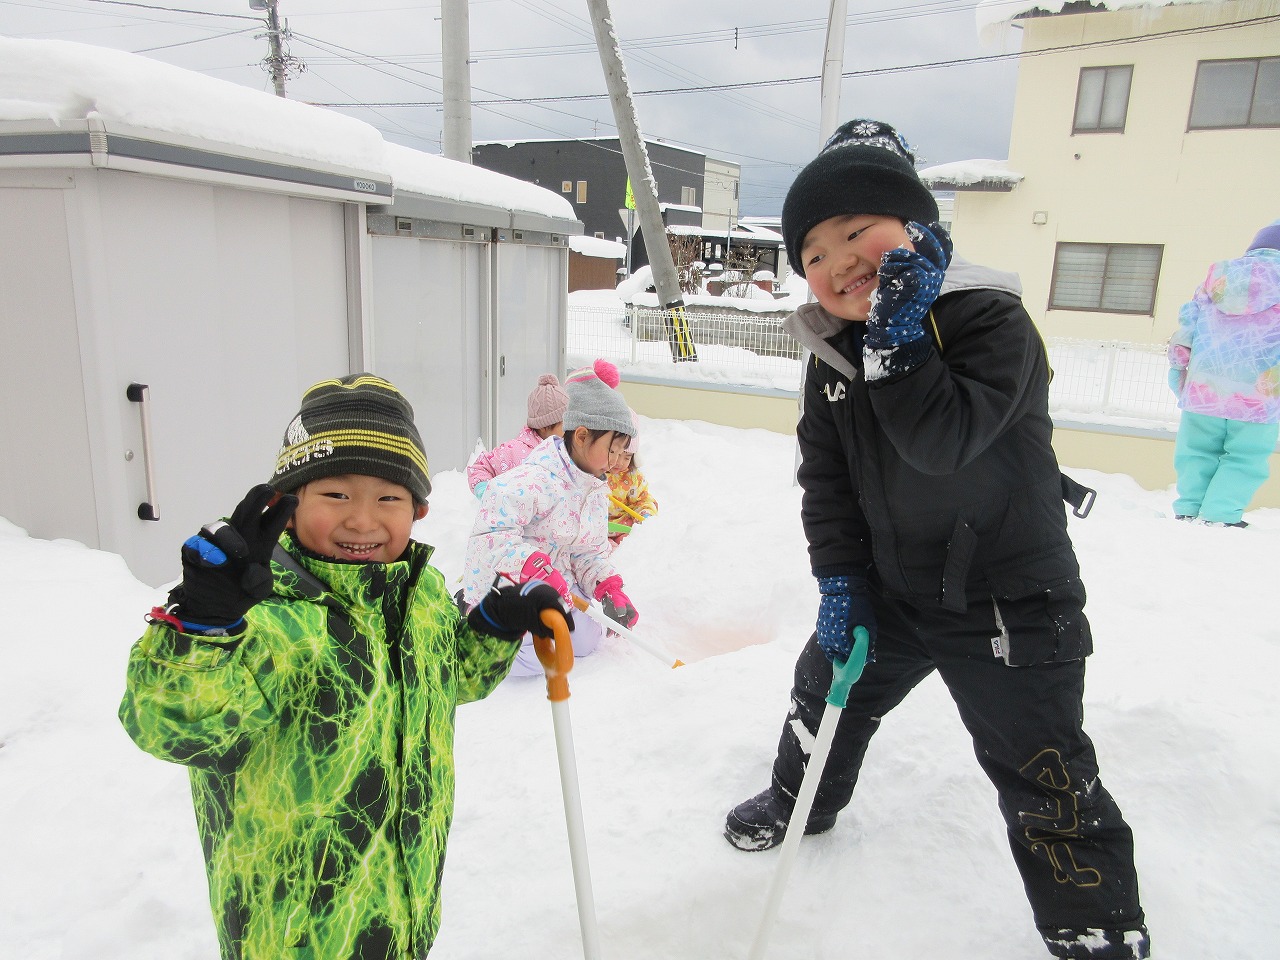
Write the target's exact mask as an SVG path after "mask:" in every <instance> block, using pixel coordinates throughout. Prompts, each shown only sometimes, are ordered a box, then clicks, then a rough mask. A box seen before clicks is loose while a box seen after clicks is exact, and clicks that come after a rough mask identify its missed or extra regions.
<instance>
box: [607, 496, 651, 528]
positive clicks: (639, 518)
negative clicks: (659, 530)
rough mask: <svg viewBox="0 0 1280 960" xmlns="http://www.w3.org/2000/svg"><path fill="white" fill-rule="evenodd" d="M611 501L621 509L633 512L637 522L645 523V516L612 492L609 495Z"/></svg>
mask: <svg viewBox="0 0 1280 960" xmlns="http://www.w3.org/2000/svg"><path fill="white" fill-rule="evenodd" d="M609 502H610V503H612V504H613V505H614V506H615V507H617V508H618V509H619V510H621V511H622V512H623V513H629V514H631V516H633V517H635V520H636V523H644V517H642V516H640V514H638V513H636V512H635V511H634V510H632V509H631V508H630V507H628V506H627V505H626V504H625V503H623V502H622V501H621V500H619V499H618V498H617V497H615V496H613V495H612V494H610V495H609Z"/></svg>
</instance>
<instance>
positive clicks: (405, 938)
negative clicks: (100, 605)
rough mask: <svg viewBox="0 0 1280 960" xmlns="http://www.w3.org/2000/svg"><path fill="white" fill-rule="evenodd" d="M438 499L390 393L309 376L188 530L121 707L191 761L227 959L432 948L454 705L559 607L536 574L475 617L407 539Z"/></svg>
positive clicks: (407, 952)
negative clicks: (246, 464)
mask: <svg viewBox="0 0 1280 960" xmlns="http://www.w3.org/2000/svg"><path fill="white" fill-rule="evenodd" d="M430 491H431V484H430V481H429V480H428V477H427V459H426V455H425V453H424V452H423V445H422V439H421V437H420V436H419V433H418V430H417V428H416V427H415V425H414V422H413V409H412V407H411V406H410V405H409V403H408V401H407V400H405V398H404V397H403V396H402V395H401V394H400V392H399V391H398V390H397V389H396V388H395V387H394V386H393V385H392V384H390V383H388V382H387V381H385V380H382V379H380V378H378V377H375V376H372V375H370V374H356V375H353V376H348V377H343V378H341V379H335V380H326V381H322V382H320V383H318V384H316V385H315V386H313V387H311V389H309V390H308V391H307V392H306V394H305V395H304V396H303V399H302V408H301V410H300V411H299V413H298V415H297V416H296V417H295V418H294V419H293V421H292V422H291V423H290V424H289V427H288V430H287V432H286V433H285V438H284V443H283V446H282V447H281V449H280V454H279V457H278V459H277V462H276V468H275V473H274V476H273V477H272V481H271V485H266V484H263V485H260V486H257V487H255V488H254V489H253V490H251V491H250V492H249V494H248V496H246V497H245V499H244V501H243V502H241V504H240V505H239V506H238V507H237V508H236V510H235V512H234V513H233V514H232V516H231V518H230V520H228V521H225V522H222V521H220V522H217V523H213V524H209V525H207V526H205V527H204V528H203V529H202V530H201V532H200V533H199V534H198V535H196V536H194V537H191V538H190V539H189V540H187V542H186V543H185V544H184V545H183V547H182V570H183V578H182V582H181V583H180V584H179V585H178V586H177V587H176V588H174V590H173V591H172V593H170V595H169V602H168V604H167V605H166V606H165V607H157V608H155V609H154V610H153V611H152V612H151V616H150V618H149V619H150V623H151V625H150V626H149V627H148V628H147V630H146V632H145V633H144V634H143V636H142V638H141V639H140V640H139V641H138V642H137V643H136V644H135V645H134V648H133V651H132V653H131V655H130V658H129V668H128V686H127V689H126V691H125V696H124V700H123V702H122V703H121V705H120V719H121V721H122V722H123V724H124V726H125V729H126V730H127V731H128V733H129V735H130V736H131V737H132V738H133V740H134V741H135V742H136V743H137V744H138V746H140V747H141V748H142V749H144V750H146V751H147V752H148V753H151V754H153V755H154V756H157V757H160V758H161V759H163V760H170V761H173V762H176V763H182V764H185V765H186V766H187V767H189V769H190V774H191V791H192V796H193V800H194V802H195V810H196V819H197V821H198V823H199V828H200V839H201V843H202V845H203V848H204V855H205V862H206V868H207V872H208V880H209V894H210V901H211V904H212V907H213V914H214V922H215V924H216V926H217V929H218V940H219V943H220V946H221V953H222V960H280V958H283V957H298V958H304V957H305V958H306V960H348V958H361V960H384V958H386V960H393V958H394V960H409V958H417V960H421V958H422V957H425V956H426V954H427V952H428V951H429V950H430V948H431V944H432V942H433V940H434V939H435V936H436V931H437V929H438V927H439V922H440V905H439V888H440V877H441V873H442V871H443V868H444V854H445V842H446V839H447V836H448V832H449V823H450V820H451V819H452V815H453V780H454V772H453V723H454V709H455V708H456V706H457V705H458V704H459V703H466V702H468V701H471V700H479V699H481V698H482V697H484V696H486V695H487V694H488V693H489V692H490V691H492V690H493V689H494V687H496V686H497V685H498V683H499V682H500V681H501V680H502V678H503V677H504V676H505V675H506V673H507V671H508V669H509V668H510V666H511V661H512V658H513V657H514V656H515V654H516V651H517V650H519V648H520V639H521V636H522V635H523V634H524V632H525V631H528V630H533V631H535V632H539V633H543V634H544V635H546V634H548V633H549V631H547V629H546V628H545V627H544V626H543V625H542V622H541V619H540V614H541V612H542V610H544V609H555V610H559V611H560V612H562V613H566V612H565V611H564V609H563V607H562V606H561V605H560V600H559V597H558V595H557V594H556V592H555V590H553V589H552V588H551V587H548V586H546V585H544V584H540V583H538V582H536V581H534V582H533V583H531V584H526V585H525V586H524V587H523V588H519V587H514V586H508V587H503V588H500V589H495V590H494V591H492V592H491V593H490V594H489V595H488V596H487V597H485V598H484V600H483V601H482V602H481V603H480V604H479V605H478V606H477V607H476V608H475V609H474V610H473V611H472V612H471V614H470V616H469V617H463V616H462V615H461V614H460V612H459V610H458V608H457V606H456V605H455V603H454V601H453V600H452V599H451V598H450V596H449V593H448V591H447V589H446V587H445V581H444V578H443V576H442V575H441V574H440V572H439V571H438V570H436V569H435V568H434V567H432V566H430V565H429V564H428V562H427V561H428V559H429V557H430V555H431V548H430V547H429V546H427V545H426V544H422V543H417V542H413V541H411V540H410V532H411V528H412V526H413V523H414V521H415V520H419V519H421V518H422V517H424V516H425V515H426V513H427V503H426V501H427V495H428V494H429V493H430ZM566 618H567V619H570V623H572V621H571V617H570V615H569V614H567V613H566Z"/></svg>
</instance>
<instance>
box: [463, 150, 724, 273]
mask: <svg viewBox="0 0 1280 960" xmlns="http://www.w3.org/2000/svg"><path fill="white" fill-rule="evenodd" d="M644 143H645V151H646V152H647V153H648V155H649V165H650V167H651V169H652V170H653V177H654V180H655V182H656V183H657V188H658V203H659V206H660V207H661V209H662V219H663V222H664V223H666V224H667V225H668V226H683V227H704V226H708V225H711V226H713V227H715V228H722V227H723V226H727V225H728V222H729V220H730V218H735V219H736V217H737V213H738V199H737V198H738V180H739V178H740V176H741V170H740V168H739V167H738V165H737V164H734V163H728V162H726V161H722V160H713V159H710V158H708V157H707V156H706V155H704V154H702V153H699V152H697V151H695V150H686V149H684V148H682V147H673V146H671V145H670V144H666V143H660V142H658V141H656V140H651V139H648V138H646V139H645V142H644ZM471 156H472V160H473V162H474V163H475V165H476V166H478V167H484V168H485V169H487V170H493V171H495V172H497V173H503V174H506V175H507V176H509V177H515V178H517V179H519V180H525V181H527V182H529V183H535V184H538V185H539V186H541V187H544V188H546V189H548V190H552V191H555V192H557V193H560V194H561V195H562V196H563V197H564V198H565V199H566V200H568V201H569V202H570V203H571V204H572V205H573V211H574V214H575V215H576V216H577V218H578V219H579V220H581V221H582V224H583V234H584V235H585V236H588V237H592V236H594V237H599V238H602V239H606V240H614V239H616V240H620V241H621V242H623V243H626V240H627V226H626V220H625V219H624V217H623V216H622V213H623V211H624V210H625V205H626V197H627V165H626V161H625V160H624V159H623V156H622V147H621V145H620V144H619V142H618V138H617V137H584V138H582V139H579V140H502V141H490V142H482V143H477V144H476V145H475V146H474V147H473V148H472V150H471ZM648 262H649V257H648V254H647V252H646V251H645V248H644V237H643V236H642V235H641V233H640V231H639V230H636V232H635V236H634V238H633V240H632V249H631V267H632V270H635V269H636V268H638V267H640V266H643V265H644V264H646V263H648Z"/></svg>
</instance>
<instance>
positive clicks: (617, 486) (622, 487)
mask: <svg viewBox="0 0 1280 960" xmlns="http://www.w3.org/2000/svg"><path fill="white" fill-rule="evenodd" d="M632 419H634V413H633V414H632ZM639 452H640V438H639V437H636V436H633V437H632V438H631V442H630V443H629V444H627V449H626V450H625V451H624V452H623V454H622V456H620V457H619V458H618V462H617V463H616V464H614V465H613V466H612V467H610V468H609V473H608V475H607V477H606V479H608V481H609V542H610V543H611V544H613V546H614V548H615V549H617V547H619V546H620V545H621V544H622V540H623V538H624V537H627V536H629V535H630V534H631V528H632V527H633V526H634V525H635V524H637V523H643V522H644V521H645V520H648V519H649V518H650V517H652V516H653V515H654V514H656V513H657V512H658V501H657V500H655V499H653V494H652V493H650V492H649V481H647V480H646V479H645V477H644V474H643V473H641V472H640V465H639V464H638V463H637V462H636V456H637V455H638V454H639ZM637 517H639V519H636V518H637ZM620 528H625V529H620Z"/></svg>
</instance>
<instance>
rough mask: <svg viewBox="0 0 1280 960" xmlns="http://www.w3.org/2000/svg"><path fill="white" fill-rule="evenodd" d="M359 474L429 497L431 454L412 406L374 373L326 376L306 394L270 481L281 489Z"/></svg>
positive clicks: (422, 500) (421, 499) (424, 499)
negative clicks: (415, 420) (419, 429)
mask: <svg viewBox="0 0 1280 960" xmlns="http://www.w3.org/2000/svg"><path fill="white" fill-rule="evenodd" d="M347 473H357V474H363V475H365V476H369V477H379V478H381V479H383V480H388V481H390V482H391V483H398V484H400V485H401V486H402V487H405V488H406V489H407V490H408V491H409V492H410V493H412V494H413V497H414V499H415V500H417V501H418V502H419V503H426V502H427V495H428V494H430V493H431V481H430V480H429V479H427V454H426V451H425V450H424V449H423V446H422V437H421V436H420V435H419V433H418V428H417V427H416V426H414V423H413V407H412V405H410V403H409V401H408V400H406V399H405V398H404V395H403V394H402V393H401V392H400V391H399V390H397V389H396V388H395V387H394V386H393V385H392V384H390V383H388V382H387V381H386V380H383V379H382V378H381V377H375V376H374V375H373V374H371V373H355V374H352V375H351V376H348V377H342V378H340V379H338V380H321V381H320V382H319V383H317V384H315V385H314V386H312V387H311V388H310V389H308V390H307V392H306V393H304V394H303V395H302V409H301V410H299V411H298V415H297V416H296V417H294V418H293V420H292V421H291V422H290V423H289V428H288V429H287V430H286V431H285V434H284V442H283V443H282V444H281V446H280V453H279V455H278V456H277V458H276V469H275V473H274V474H273V475H272V477H271V485H272V486H273V487H275V488H276V489H277V490H279V491H280V492H281V493H288V492H289V491H290V490H296V489H297V488H298V487H300V486H302V485H303V484H305V483H310V482H311V481H313V480H321V479H323V478H325V477H336V476H338V475H340V474H347Z"/></svg>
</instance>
